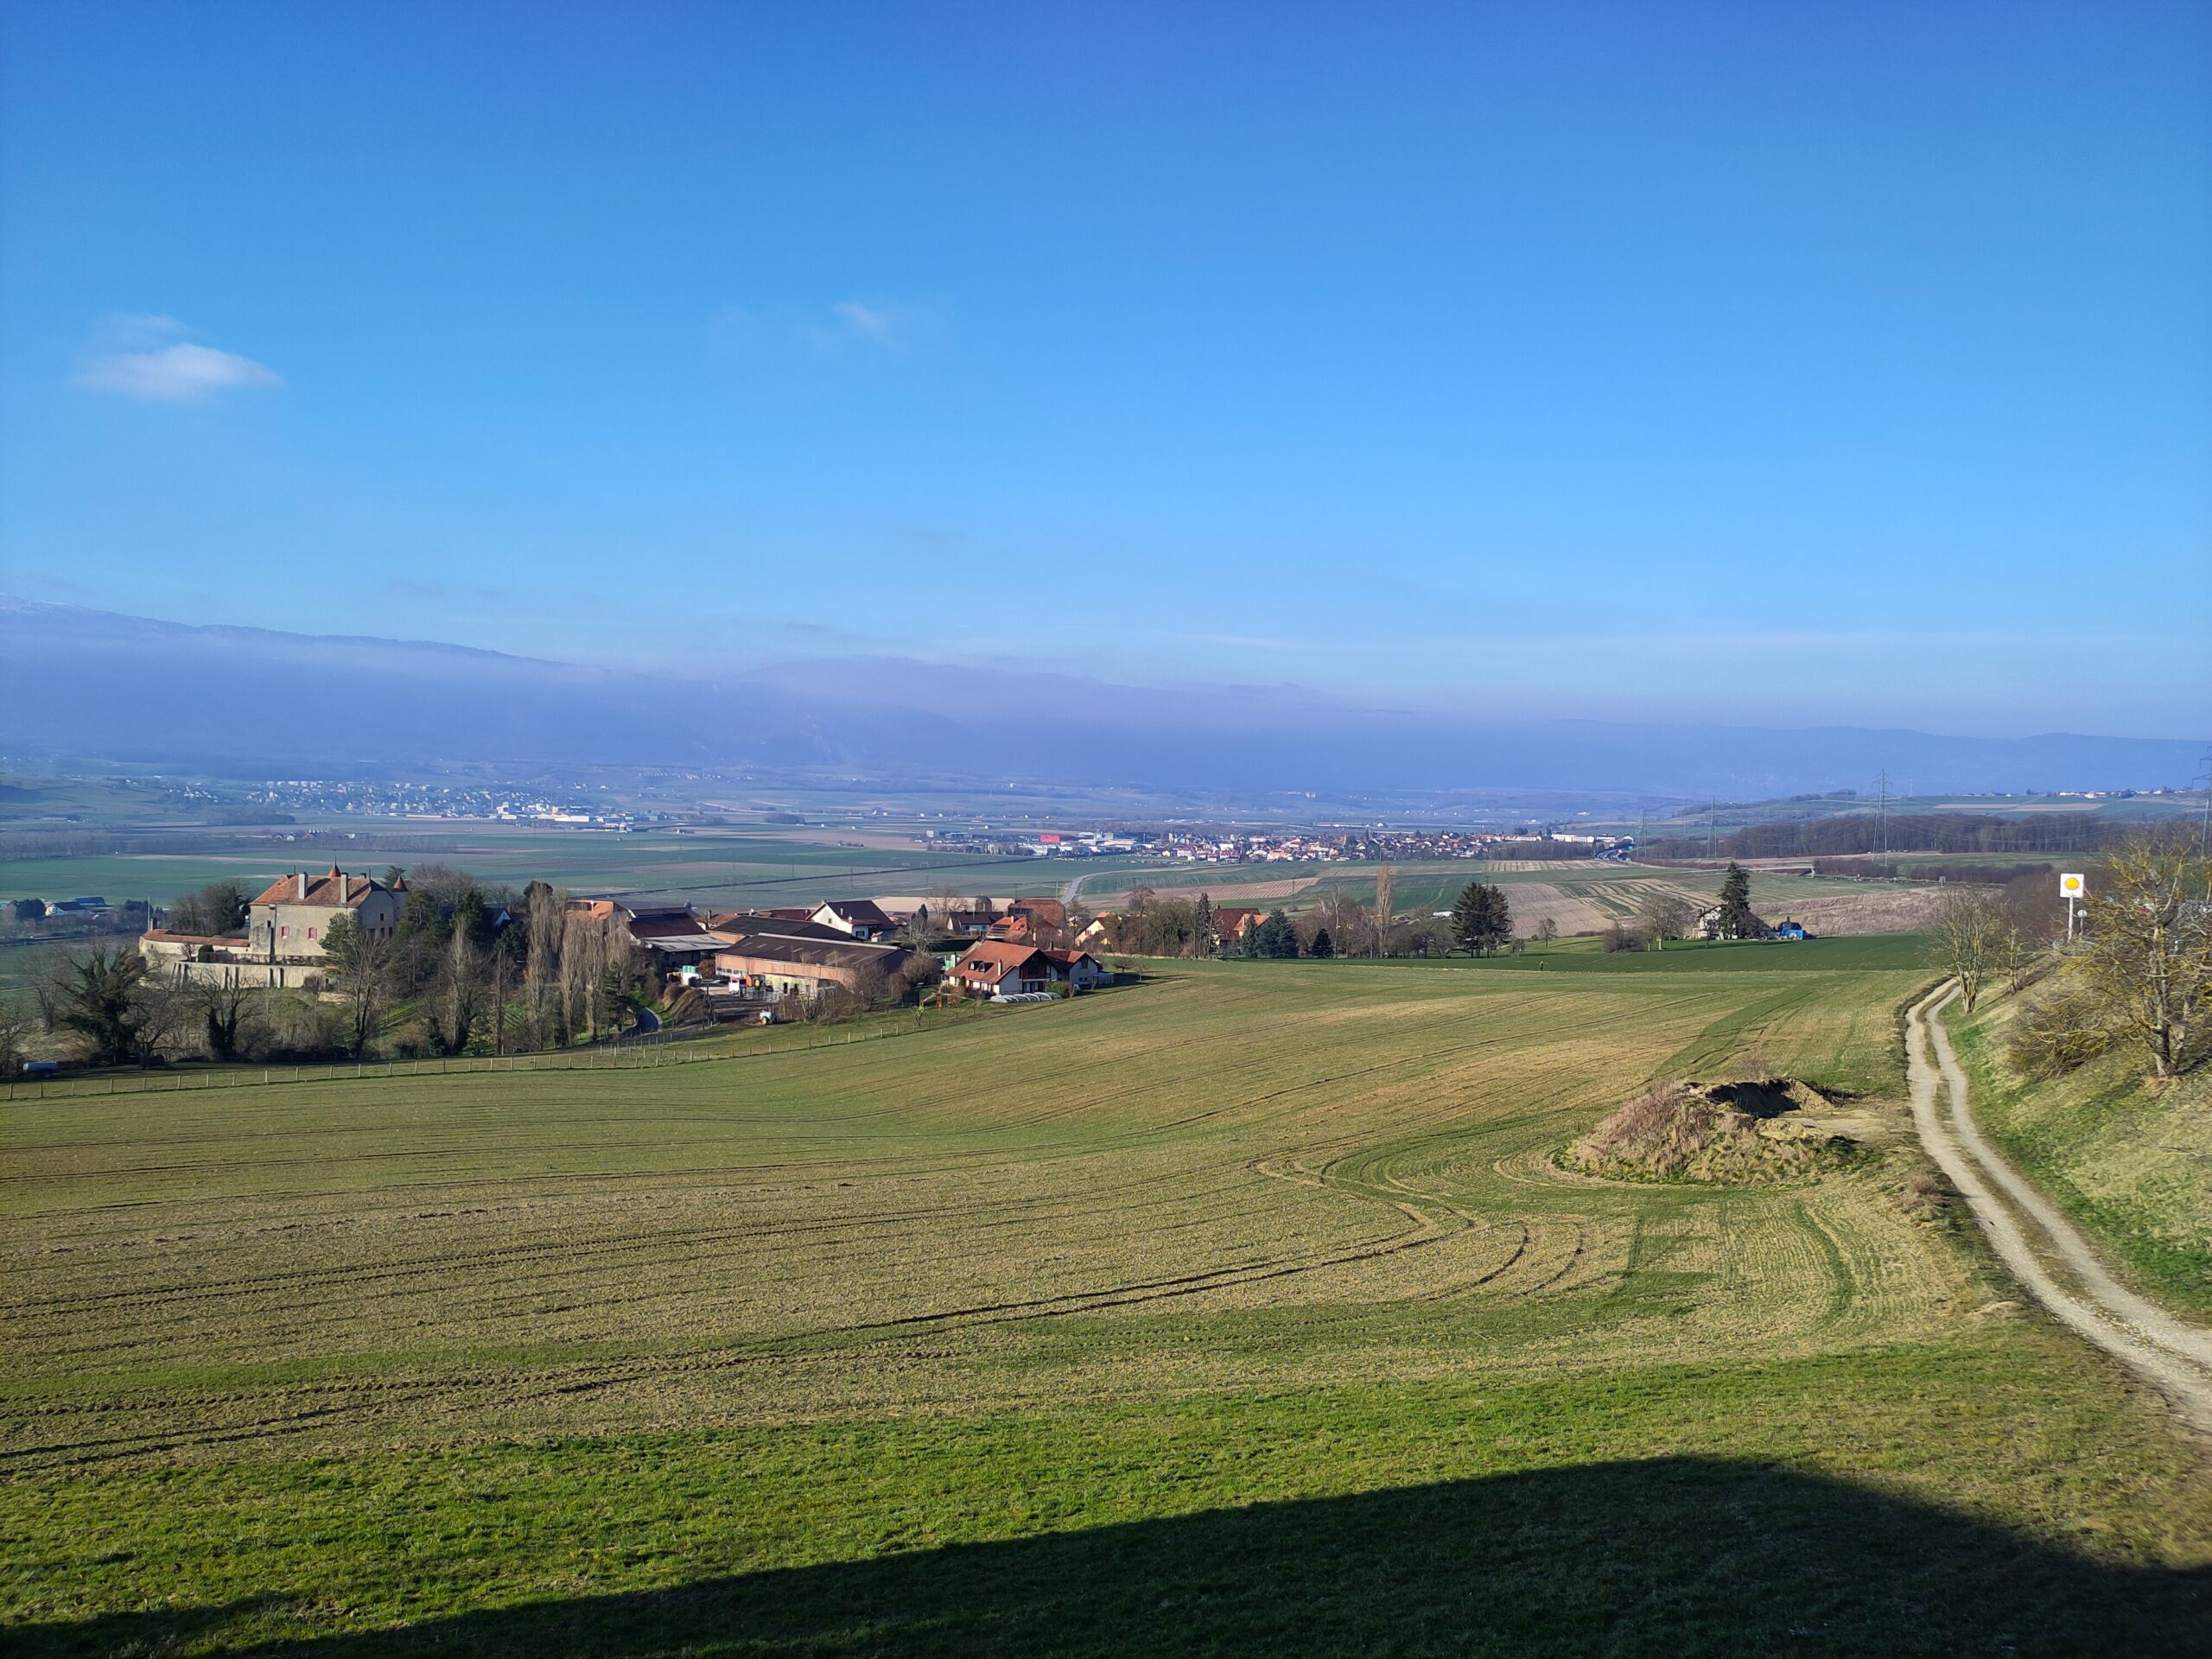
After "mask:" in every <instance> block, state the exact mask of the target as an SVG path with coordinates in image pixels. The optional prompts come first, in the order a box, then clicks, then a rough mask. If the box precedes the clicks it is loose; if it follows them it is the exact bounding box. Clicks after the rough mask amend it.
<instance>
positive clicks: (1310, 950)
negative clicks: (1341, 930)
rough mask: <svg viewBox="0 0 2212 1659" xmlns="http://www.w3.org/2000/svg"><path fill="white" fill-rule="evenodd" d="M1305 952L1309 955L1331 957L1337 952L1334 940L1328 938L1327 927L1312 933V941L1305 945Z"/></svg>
mask: <svg viewBox="0 0 2212 1659" xmlns="http://www.w3.org/2000/svg"><path fill="white" fill-rule="evenodd" d="M1336 954H1337V946H1336V942H1335V941H1334V940H1333V939H1332V938H1330V937H1329V930H1328V929H1327V928H1322V929H1320V930H1319V931H1317V932H1316V933H1315V934H1314V935H1313V944H1310V945H1308V946H1306V955H1307V956H1309V957H1333V956H1335V955H1336Z"/></svg>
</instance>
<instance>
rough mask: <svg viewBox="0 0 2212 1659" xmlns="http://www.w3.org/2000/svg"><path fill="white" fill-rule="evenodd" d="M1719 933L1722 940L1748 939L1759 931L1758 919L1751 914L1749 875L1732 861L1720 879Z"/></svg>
mask: <svg viewBox="0 0 2212 1659" xmlns="http://www.w3.org/2000/svg"><path fill="white" fill-rule="evenodd" d="M1719 931H1720V937H1721V938H1724V939H1748V938H1753V937H1754V936H1756V935H1757V934H1758V931H1759V918H1758V917H1756V916H1754V915H1752V914H1751V873H1750V872H1749V871H1748V870H1746V869H1745V868H1744V867H1743V866H1742V865H1740V864H1738V863H1737V862H1736V861H1734V860H1733V859H1731V860H1730V861H1728V871H1727V874H1725V875H1723V876H1722V877H1721V878H1720V925H1719Z"/></svg>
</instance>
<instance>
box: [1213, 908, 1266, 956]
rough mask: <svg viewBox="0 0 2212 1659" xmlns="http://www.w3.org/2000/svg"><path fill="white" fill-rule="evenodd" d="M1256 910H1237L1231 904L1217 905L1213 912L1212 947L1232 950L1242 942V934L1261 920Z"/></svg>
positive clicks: (1250, 929)
mask: <svg viewBox="0 0 2212 1659" xmlns="http://www.w3.org/2000/svg"><path fill="white" fill-rule="evenodd" d="M1262 919H1263V918H1262V916H1261V913H1260V912H1258V911H1256V910H1239V909H1236V908H1235V907H1233V906H1228V905H1221V906H1216V907H1215V909H1214V912H1213V938H1214V947H1215V949H1217V950H1235V949H1236V947H1237V946H1238V945H1240V944H1243V943H1244V936H1245V935H1246V934H1247V933H1249V932H1250V931H1252V930H1253V929H1254V928H1255V927H1257V926H1258V925H1260V923H1261V921H1262Z"/></svg>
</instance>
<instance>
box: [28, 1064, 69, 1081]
mask: <svg viewBox="0 0 2212 1659" xmlns="http://www.w3.org/2000/svg"><path fill="white" fill-rule="evenodd" d="M60 1075H61V1067H60V1064H59V1063H58V1062H56V1061H54V1060H25V1061H24V1062H23V1078H24V1081H26V1082H28V1083H37V1082H39V1081H41V1079H43V1078H47V1077H60Z"/></svg>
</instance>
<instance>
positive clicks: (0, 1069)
mask: <svg viewBox="0 0 2212 1659" xmlns="http://www.w3.org/2000/svg"><path fill="white" fill-rule="evenodd" d="M30 1028H31V1027H30V1021H29V1020H28V1019H26V1018H25V1017H24V1015H23V1011H22V1008H21V1007H19V1006H18V1005H17V1004H16V1000H15V999H14V998H13V997H9V996H0V1077H14V1076H15V1075H16V1072H17V1071H21V1070H22V1065H23V1042H24V1039H26V1038H28V1037H29V1035H30Z"/></svg>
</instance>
